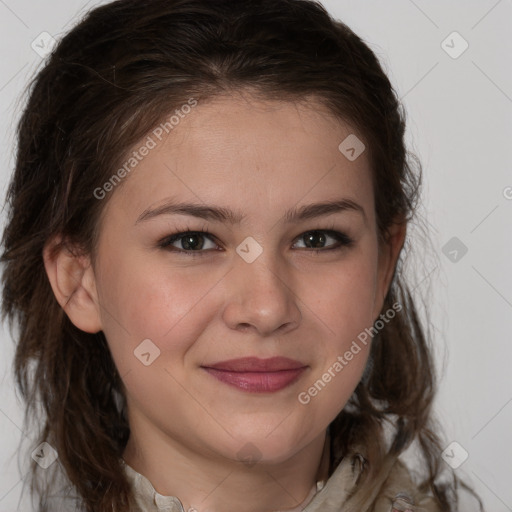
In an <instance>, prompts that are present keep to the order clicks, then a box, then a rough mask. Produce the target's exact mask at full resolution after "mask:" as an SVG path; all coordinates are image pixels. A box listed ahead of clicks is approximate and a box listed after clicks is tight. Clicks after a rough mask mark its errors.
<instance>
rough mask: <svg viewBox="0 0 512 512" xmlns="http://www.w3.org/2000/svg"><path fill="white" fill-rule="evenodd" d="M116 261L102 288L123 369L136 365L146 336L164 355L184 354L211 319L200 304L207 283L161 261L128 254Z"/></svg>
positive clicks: (106, 321) (108, 331)
mask: <svg viewBox="0 0 512 512" xmlns="http://www.w3.org/2000/svg"><path fill="white" fill-rule="evenodd" d="M112 261H113V262H115V263H113V264H111V265H108V264H105V265H103V268H102V272H101V275H102V279H101V289H99V290H98V292H99V295H100V297H101V301H102V306H103V307H102V308H101V314H102V322H103V331H104V333H105V336H106V337H107V340H108V342H109V346H110V348H111V351H112V354H113V357H114V359H115V360H116V363H117V364H118V366H120V367H121V368H120V371H122V370H124V372H127V371H128V370H130V369H131V368H132V366H133V364H134V361H136V359H135V358H134V351H135V350H136V349H137V348H138V346H139V345H140V344H141V342H143V340H147V339H149V340H151V342H152V343H153V344H154V345H155V346H156V347H157V348H158V350H159V351H160V355H165V354H170V355H171V357H172V355H176V356H177V355H179V354H182V353H184V352H185V351H186V350H187V349H188V348H189V346H190V345H191V344H192V340H193V339H195V338H196V337H197V333H198V332H199V331H200V330H201V329H202V328H203V327H204V325H205V324H206V323H207V322H208V318H209V317H208V314H207V312H206V311H205V310H204V308H201V307H198V305H199V306H201V299H202V298H203V297H204V296H205V294H206V293H207V292H208V290H209V287H208V281H205V280H204V279H198V278H195V277H194V278H191V275H192V274H190V273H188V274H187V272H186V271H185V272H180V271H179V269H178V270H177V269H175V268H174V269H172V268H170V267H169V266H166V265H163V264H152V265H151V267H149V266H148V264H147V263H146V264H144V263H143V262H142V261H140V258H136V257H130V256H129V255H126V254H124V255H120V254H119V255H118V257H117V258H112ZM154 350H155V351H156V349H154ZM156 352H158V351H156ZM164 359H165V358H164V357H162V358H159V359H156V360H155V364H157V363H158V364H160V363H161V362H162V361H163V360H164Z"/></svg>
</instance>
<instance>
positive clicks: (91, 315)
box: [43, 237, 102, 333]
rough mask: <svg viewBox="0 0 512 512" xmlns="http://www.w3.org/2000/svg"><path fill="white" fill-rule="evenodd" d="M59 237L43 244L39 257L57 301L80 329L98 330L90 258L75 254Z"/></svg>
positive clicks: (97, 312)
mask: <svg viewBox="0 0 512 512" xmlns="http://www.w3.org/2000/svg"><path fill="white" fill-rule="evenodd" d="M61 240H62V239H61V238H60V237H59V238H56V239H54V240H53V241H51V242H49V243H47V244H46V245H45V247H44V249H43V260H44V266H45V270H46V274H47V275H48V279H49V281H50V285H51V287H52V290H53V293H54V295H55V298H56V299H57V302H58V303H59V304H60V306H61V307H62V309H63V310H64V311H65V312H66V314H67V315H68V317H69V319H70V320H71V322H73V324H74V325H75V326H76V327H78V328H79V329H80V330H82V331H85V332H89V333H97V332H99V331H101V329H102V325H101V316H100V308H99V302H98V296H97V290H96V281H95V276H94V271H93V268H92V265H91V264H90V258H89V257H87V256H84V255H79V254H76V253H75V252H74V251H72V250H70V249H69V248H68V247H67V246H66V244H65V243H64V244H61Z"/></svg>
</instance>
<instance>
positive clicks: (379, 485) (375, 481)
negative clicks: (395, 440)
mask: <svg viewBox="0 0 512 512" xmlns="http://www.w3.org/2000/svg"><path fill="white" fill-rule="evenodd" d="M364 466H365V464H363V465H362V466H361V467H360V470H359V475H358V479H357V480H358V481H357V484H356V485H355V486H354V488H353V492H352V493H351V496H350V498H349V500H348V501H347V504H346V505H347V508H346V510H357V511H359V512H363V511H364V512H420V511H421V512H443V511H442V509H441V508H440V506H439V504H438V502H437V500H436V499H435V498H434V497H433V496H432V495H429V494H427V493H425V492H424V491H421V490H420V489H419V488H418V484H417V483H416V482H415V481H414V479H413V477H412V474H411V472H410V470H409V469H408V467H407V466H406V465H405V463H403V462H402V461H401V460H400V459H399V458H397V457H391V456H388V457H386V458H385V460H384V461H383V463H382V465H381V467H380V469H379V471H378V472H377V474H376V475H374V476H373V477H372V478H367V479H365V478H362V477H363V473H364ZM344 510H345V509H344Z"/></svg>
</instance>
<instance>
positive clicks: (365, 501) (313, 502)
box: [122, 453, 442, 512]
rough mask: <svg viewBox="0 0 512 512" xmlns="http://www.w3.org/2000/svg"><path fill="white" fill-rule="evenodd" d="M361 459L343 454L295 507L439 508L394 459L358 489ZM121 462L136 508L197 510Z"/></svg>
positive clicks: (326, 511) (412, 511) (322, 511)
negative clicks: (368, 488)
mask: <svg viewBox="0 0 512 512" xmlns="http://www.w3.org/2000/svg"><path fill="white" fill-rule="evenodd" d="M363 461H364V459H363V457H362V456H361V455H359V454H357V453H356V454H353V455H351V456H346V457H344V458H343V459H342V460H341V462H340V464H339V465H338V467H337V468H336V469H335V471H334V472H333V474H332V475H331V476H330V477H329V478H328V480H327V482H326V483H325V485H324V484H323V482H317V485H316V489H315V488H313V489H312V491H311V493H310V494H309V496H308V497H307V498H306V500H305V501H304V502H303V503H301V504H300V505H299V506H298V507H297V509H298V510H302V512H341V511H343V512H364V511H372V512H416V511H418V512H419V511H421V512H442V511H441V510H440V509H439V508H438V506H437V505H436V504H435V501H434V500H433V498H431V497H428V496H424V495H420V494H418V492H417V490H416V489H415V486H414V484H413V483H412V480H411V479H410V475H409V472H408V470H407V469H406V467H405V465H404V464H403V463H401V462H400V461H398V460H392V461H391V462H390V463H388V466H387V469H386V468H384V471H383V472H381V477H380V481H377V482H375V485H374V486H373V487H372V489H373V490H372V491H371V492H369V493H364V495H362V494H361V493H358V492H357V482H358V479H359V476H360V474H361V472H362V471H363V467H364V462H363ZM122 465H123V467H124V469H125V472H126V475H127V477H128V480H129V481H130V482H131V484H132V488H133V490H134V495H135V499H136V502H137V505H138V507H139V511H137V512H198V511H195V509H193V508H191V509H189V510H187V511H185V509H184V507H183V504H182V503H181V501H180V500H179V499H178V498H177V497H176V496H164V495H162V494H159V493H158V492H157V491H156V490H155V488H154V487H153V485H152V484H151V482H150V481H149V480H148V479H147V478H146V477H145V476H143V475H141V474H140V473H138V472H137V471H135V470H134V469H133V468H132V467H131V466H129V465H128V464H127V463H126V462H125V461H122ZM292 510H293V509H292ZM286 512H291V510H290V509H288V510H287V511H286Z"/></svg>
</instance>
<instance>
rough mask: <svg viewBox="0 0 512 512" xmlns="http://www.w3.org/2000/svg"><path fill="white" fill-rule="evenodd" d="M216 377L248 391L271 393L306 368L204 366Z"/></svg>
mask: <svg viewBox="0 0 512 512" xmlns="http://www.w3.org/2000/svg"><path fill="white" fill-rule="evenodd" d="M204 369H205V370H206V371H207V372H208V373H209V374H210V375H212V376H213V377H215V378H216V379H218V380H220V381H221V382H224V383H226V384H229V385H230V386H233V387H235V388H238V389H240V390H242V391H247V392H248V393H273V392H275V391H279V390H280V389H283V388H285V387H286V386H289V385H290V384H292V382H294V381H295V380H297V378H298V377H299V375H301V374H302V372H303V371H304V370H305V369H306V367H303V368H297V369H294V370H281V371H277V372H232V371H228V370H217V369H215V368H204Z"/></svg>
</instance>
